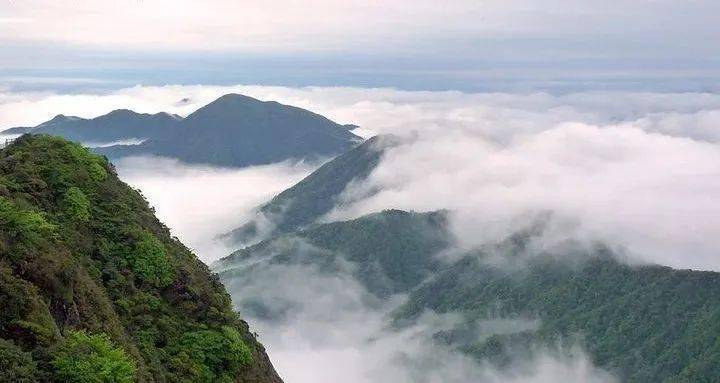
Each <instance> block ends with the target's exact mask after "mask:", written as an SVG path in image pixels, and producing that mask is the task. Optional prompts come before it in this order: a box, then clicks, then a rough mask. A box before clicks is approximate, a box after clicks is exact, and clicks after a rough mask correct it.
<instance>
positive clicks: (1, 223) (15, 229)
mask: <svg viewBox="0 0 720 383" xmlns="http://www.w3.org/2000/svg"><path fill="white" fill-rule="evenodd" d="M0 227H1V228H2V230H3V231H5V232H7V233H9V234H10V235H11V236H12V237H15V238H18V239H27V240H30V241H35V240H37V239H39V238H41V237H43V236H48V235H51V234H52V233H53V232H54V231H55V229H56V228H55V225H53V224H51V223H50V222H48V221H47V220H46V219H45V216H44V215H43V214H42V213H39V212H36V211H32V210H26V209H20V208H19V207H18V206H17V205H16V204H15V203H13V202H12V201H10V200H9V199H7V198H4V197H0Z"/></svg>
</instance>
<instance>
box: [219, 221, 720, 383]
mask: <svg viewBox="0 0 720 383" xmlns="http://www.w3.org/2000/svg"><path fill="white" fill-rule="evenodd" d="M446 214H448V213H444V212H438V213H423V214H420V213H409V212H402V211H398V210H388V211H384V212H382V213H377V214H372V215H369V216H365V217H361V218H358V219H355V220H351V221H347V222H333V223H328V224H321V225H313V226H311V227H310V228H307V229H305V230H301V231H298V232H295V233H291V234H285V235H281V236H277V237H274V238H271V239H269V240H266V241H263V242H260V243H259V244H257V245H255V246H252V247H250V248H247V249H244V250H241V251H238V252H236V253H234V254H233V255H232V256H230V257H228V258H225V259H223V260H221V261H220V262H218V263H217V264H215V265H214V267H215V268H217V269H218V270H221V271H222V272H221V274H220V275H221V279H222V280H223V282H224V283H226V284H228V285H242V283H243V282H242V281H243V280H244V278H246V277H248V274H247V273H249V272H252V270H253V268H257V267H260V265H261V264H263V261H264V262H265V263H266V264H281V265H282V264H297V263H313V264H316V265H319V266H320V269H321V270H323V269H324V270H326V272H328V273H332V272H334V270H333V269H332V265H334V264H337V263H336V262H333V260H335V259H336V258H341V259H343V260H344V261H346V262H349V263H350V264H352V265H353V266H352V267H350V268H349V269H350V270H351V272H352V273H353V275H354V276H355V278H356V279H357V281H358V282H359V283H361V284H362V285H363V286H365V288H367V290H368V291H369V292H370V293H372V294H374V295H375V296H376V297H378V298H381V299H383V298H387V297H389V296H391V295H392V294H397V293H401V294H407V297H406V299H405V300H404V303H402V304H401V305H400V306H399V307H397V309H396V310H395V311H394V313H393V314H392V317H391V318H390V322H389V324H388V326H391V327H393V328H396V329H398V330H399V329H402V328H405V327H407V326H411V325H412V324H413V323H415V321H416V320H417V319H418V318H420V316H421V314H423V313H425V312H427V311H428V310H431V311H434V312H436V313H440V314H443V313H454V314H460V315H461V318H463V320H462V322H461V323H459V324H456V325H455V326H454V327H453V328H452V329H447V330H442V331H438V332H437V333H436V334H435V335H434V336H433V338H434V341H436V342H439V343H440V344H444V345H447V346H448V347H450V348H453V349H456V350H458V351H460V352H463V353H465V354H467V355H470V356H472V357H474V358H476V359H477V360H479V361H482V362H488V363H492V364H494V365H496V366H498V367H500V368H503V367H507V368H513V367H514V366H515V365H514V364H513V362H514V361H517V360H522V359H523V354H528V353H532V352H533V351H534V350H536V349H538V348H543V349H551V350H553V352H558V353H564V354H569V353H572V352H573V350H574V349H575V347H577V346H580V347H581V348H582V349H583V350H584V351H585V352H587V353H588V354H589V357H590V358H591V360H592V362H593V363H594V364H595V365H597V366H598V367H601V368H603V369H606V370H608V371H609V372H611V373H612V374H614V375H615V376H617V377H618V378H620V380H621V381H627V382H661V381H668V382H669V381H684V382H716V381H719V380H720V363H718V360H720V273H715V272H700V271H690V270H673V269H671V268H668V267H661V266H654V265H635V266H631V265H629V264H627V263H625V262H624V261H623V259H622V257H621V255H620V254H618V253H617V252H615V251H613V250H612V249H610V248H608V247H607V246H604V245H603V244H600V243H595V244H580V243H574V242H569V243H565V244H562V246H557V247H551V248H547V249H541V250H537V249H535V247H533V246H532V244H533V241H534V239H536V238H539V237H540V236H541V235H542V233H543V227H544V226H543V225H542V220H540V221H539V223H538V224H533V225H529V226H528V228H524V229H522V230H521V229H518V231H517V232H516V233H515V234H513V235H511V236H509V237H508V238H506V239H503V240H501V241H498V242H497V243H494V244H489V245H487V246H485V247H482V248H480V249H475V250H472V251H459V250H458V249H453V248H452V243H453V241H452V238H451V237H450V234H449V233H448V231H447V230H446V228H445V224H446V218H445V217H446ZM451 250H453V251H451ZM248 261H250V262H248ZM248 265H252V266H248ZM253 304H254V307H253V309H257V307H259V305H258V303H257V302H253ZM487 323H494V324H495V325H493V326H490V327H498V325H497V324H498V323H502V324H504V327H505V328H504V329H503V330H502V331H497V329H494V330H493V329H488V328H487V327H488V326H487ZM525 359H527V358H525Z"/></svg>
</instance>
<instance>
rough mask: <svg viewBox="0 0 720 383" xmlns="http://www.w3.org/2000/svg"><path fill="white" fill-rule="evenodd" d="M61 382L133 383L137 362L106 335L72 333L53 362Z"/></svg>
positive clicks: (57, 352) (81, 332)
mask: <svg viewBox="0 0 720 383" xmlns="http://www.w3.org/2000/svg"><path fill="white" fill-rule="evenodd" d="M52 364H53V366H54V367H55V369H56V377H57V380H59V381H64V382H70V383H131V382H134V381H135V370H136V368H135V363H134V362H133V361H132V360H131V359H130V358H129V357H128V356H127V355H126V354H125V351H124V350H123V349H121V348H119V347H116V346H115V345H114V344H113V343H112V341H110V338H108V336H107V335H105V334H94V335H91V334H87V333H86V332H84V331H70V332H69V333H68V335H67V338H66V339H65V342H64V343H63V344H62V345H61V346H60V347H59V348H58V350H57V351H56V353H55V355H54V358H53V361H52Z"/></svg>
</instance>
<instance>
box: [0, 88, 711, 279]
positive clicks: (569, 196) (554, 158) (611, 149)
mask: <svg viewBox="0 0 720 383" xmlns="http://www.w3.org/2000/svg"><path fill="white" fill-rule="evenodd" d="M229 92H238V93H243V94H247V95H250V96H253V97H256V98H259V99H262V100H276V101H279V102H282V103H287V104H290V105H296V106H299V107H303V108H307V109H309V110H312V111H314V112H317V113H320V114H322V115H325V116H327V117H329V118H331V119H333V120H335V121H337V122H339V123H353V124H357V125H359V126H360V128H359V129H358V130H356V133H358V134H361V135H364V136H366V137H367V136H371V135H374V134H395V135H398V136H400V137H401V138H402V139H403V144H402V145H400V146H398V147H397V148H394V149H393V150H390V151H389V152H388V153H387V154H386V155H385V157H384V159H383V161H382V163H381V165H380V166H379V167H378V168H377V169H376V171H375V172H374V173H373V174H372V175H371V176H370V177H369V179H368V182H367V183H366V184H365V185H355V187H354V188H353V190H348V191H347V196H352V197H353V198H354V199H357V196H358V195H362V192H363V189H370V188H376V187H379V188H380V189H381V190H382V191H381V192H380V193H379V194H376V195H373V196H372V197H371V198H366V199H362V198H361V199H360V200H359V201H356V202H355V203H354V204H351V205H350V206H345V207H344V208H343V209H342V210H340V211H336V212H334V213H333V214H331V215H330V217H328V218H329V219H337V218H348V217H355V216H358V215H361V214H364V213H367V212H372V211H377V210H379V209H384V208H403V209H414V210H420V211H426V210H434V209H441V208H445V209H452V210H454V211H455V212H456V213H457V216H456V218H457V219H456V220H455V221H454V222H455V227H456V228H457V230H456V231H457V233H458V237H459V238H460V239H461V240H463V239H466V241H465V242H466V243H467V244H468V245H473V244H476V243H475V242H477V240H486V239H487V238H489V237H493V236H497V231H500V232H504V230H506V229H507V226H508V222H510V220H511V218H512V217H514V216H517V215H518V214H522V213H525V212H527V211H542V210H552V211H554V212H555V213H556V214H557V215H558V216H559V217H560V218H561V219H562V220H564V221H566V222H572V224H571V225H569V226H570V227H572V230H571V231H570V232H569V233H568V235H572V236H588V237H596V238H597V239H602V240H608V241H611V242H612V243H613V244H614V245H617V246H619V247H623V248H625V249H626V250H627V251H628V253H629V254H630V255H631V256H634V257H635V258H636V259H638V260H642V261H648V262H656V263H661V264H665V265H670V266H674V267H690V268H696V269H712V270H716V269H719V268H720V259H719V256H718V249H720V239H718V238H717V236H716V235H714V234H713V233H715V232H716V231H717V228H718V227H720V218H718V217H720V214H718V213H720V181H719V180H720V177H718V175H720V145H719V144H718V142H719V141H720V95H717V94H713V93H621V92H620V93H619V92H599V91H598V92H585V93H570V94H559V95H553V94H547V93H529V94H507V93H463V92H455V91H448V92H414V91H401V90H394V89H383V88H379V89H362V88H319V87H309V88H287V87H268V86H231V87H220V86H164V87H142V86H137V87H132V88H127V89H120V90H117V91H113V92H110V93H100V94H62V95H60V94H50V93H32V92H30V93H2V94H0V116H2V118H0V126H4V127H11V126H17V125H33V124H37V123H40V122H42V121H44V120H46V119H48V118H51V117H52V116H54V115H55V114H58V113H64V114H66V115H73V114H75V115H79V116H81V117H94V116H97V115H100V114H103V113H107V112H109V111H110V110H112V109H116V108H130V109H134V110H136V111H138V112H146V113H156V112H160V111H167V112H170V113H177V114H180V115H187V114H188V113H190V112H192V111H193V110H195V109H196V108H197V107H199V106H201V105H203V104H205V103H207V102H209V101H211V100H213V99H214V98H216V97H217V96H219V95H221V94H225V93H229ZM137 163H139V162H136V164H137ZM124 167H125V166H121V173H122V169H123V168H124ZM154 169H155V170H157V166H155V167H154ZM267 169H269V170H268V173H266V174H271V173H273V170H272V169H274V170H278V169H283V170H279V171H278V172H277V175H278V177H279V178H286V181H284V182H278V183H274V184H273V185H276V187H269V188H265V187H259V188H258V189H261V190H263V192H262V193H260V195H261V197H260V198H255V199H252V201H249V200H244V199H243V198H238V195H239V194H238V193H240V191H241V190H243V189H244V188H245V187H249V185H251V184H253V183H252V182H250V183H248V182H242V180H240V179H232V178H228V179H227V180H223V181H221V182H229V183H230V184H232V185H233V186H234V187H213V188H206V187H203V183H204V182H205V181H206V180H204V179H203V178H202V177H201V176H200V175H201V174H203V172H202V171H198V172H196V173H194V174H195V176H196V177H194V176H192V175H190V174H187V173H183V171H182V170H181V171H180V173H183V174H184V175H183V176H182V179H183V180H184V181H183V182H184V184H183V187H164V188H160V189H161V190H159V192H152V191H151V190H156V189H158V188H154V186H152V183H151V182H152V181H151V180H153V179H156V178H155V177H154V176H153V177H143V176H142V172H140V171H137V170H135V171H133V173H132V175H130V174H128V175H127V177H128V180H129V181H131V183H133V184H134V185H135V186H137V187H140V188H142V189H148V190H146V194H147V195H148V197H149V198H150V200H151V202H152V203H153V204H154V205H156V208H157V209H158V210H159V211H160V213H161V216H162V212H163V211H176V210H177V209H175V208H164V207H163V205H165V204H172V203H173V202H171V201H178V200H179V199H180V197H178V196H180V195H183V196H185V195H187V193H185V192H184V190H195V192H194V193H190V194H191V195H195V196H197V197H195V198H197V199H198V200H221V201H225V203H229V204H231V206H232V202H230V201H237V202H238V203H239V204H240V205H239V206H238V207H230V208H227V209H224V210H225V211H228V212H230V211H232V212H233V213H232V214H233V215H235V214H236V216H237V217H244V216H247V213H248V210H249V209H250V208H251V207H252V206H253V205H254V204H256V203H259V202H262V199H263V198H266V197H269V196H271V195H272V194H273V193H275V192H277V191H279V190H281V189H282V187H280V185H283V186H287V185H290V184H291V183H292V182H291V181H292V180H297V179H298V177H289V173H288V171H287V169H286V167H281V168H277V169H276V168H273V167H269V168H267ZM306 170H307V169H306ZM223 174H224V173H223ZM295 174H306V173H305V172H300V173H295ZM134 180H137V181H134ZM192 180H198V183H197V184H194V183H192ZM143 182H148V184H147V186H144V185H143ZM240 184H243V185H244V186H243V187H240V186H239V185H240ZM254 184H255V185H259V184H258V183H254ZM260 184H262V183H260ZM191 185H192V186H191ZM194 185H197V186H194ZM224 185H227V183H225V184H224ZM235 185H237V186H235ZM187 188H190V189H187ZM250 188H251V189H252V188H253V187H250ZM203 193H212V194H211V195H212V196H213V197H211V198H206V197H205V196H204V195H203ZM225 193H227V194H225ZM182 199H183V200H185V201H190V199H188V197H182ZM244 201H245V202H244ZM191 206H192V204H191ZM196 206H200V205H196ZM186 211H188V210H186ZM207 211H209V210H204V209H199V208H196V209H193V211H192V212H191V211H188V213H189V214H191V216H192V214H196V215H200V214H203V215H204V214H206V213H205V212H207ZM163 218H166V219H168V223H169V224H170V226H171V227H172V226H177V225H184V226H186V227H187V226H188V222H195V223H199V221H197V220H193V219H178V220H177V221H179V222H174V221H176V220H173V219H170V217H169V216H163ZM210 221H212V219H210ZM239 221H242V219H240V218H237V219H236V220H234V222H239ZM181 222H182V223H181ZM205 222H207V220H206V221H205ZM186 231H193V232H198V233H206V232H209V231H208V230H207V229H204V228H200V229H192V230H186ZM218 255H219V254H214V255H213V256H204V255H203V254H201V256H202V257H203V259H214V258H215V257H217V256H218Z"/></svg>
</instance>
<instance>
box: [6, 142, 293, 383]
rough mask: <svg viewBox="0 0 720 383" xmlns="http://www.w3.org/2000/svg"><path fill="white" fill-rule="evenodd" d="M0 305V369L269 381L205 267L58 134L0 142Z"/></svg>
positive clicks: (48, 378) (52, 376)
mask: <svg viewBox="0 0 720 383" xmlns="http://www.w3.org/2000/svg"><path fill="white" fill-rule="evenodd" d="M0 307H1V308H2V310H1V311H0V381H13V382H36V381H41V382H54V381H67V382H135V381H137V382H256V383H265V382H267V383H270V382H273V383H275V382H280V381H281V380H280V378H279V377H278V376H277V374H276V372H275V371H274V369H273V367H272V365H271V364H270V361H269V359H268V357H267V355H266V354H265V351H264V348H263V346H262V345H261V344H260V343H259V342H258V341H257V340H256V339H255V336H254V335H253V334H252V333H251V332H250V330H249V328H248V325H247V323H245V322H244V321H243V320H242V319H241V318H240V317H239V316H238V314H237V313H235V312H233V310H232V309H231V304H230V298H229V296H228V294H227V293H226V292H225V290H224V288H223V287H222V285H221V284H220V282H219V280H218V279H217V277H216V276H214V275H213V274H211V273H210V271H209V269H208V268H207V267H206V266H205V265H204V264H203V263H202V262H201V261H199V260H198V259H197V258H196V257H195V255H193V254H192V253H191V252H190V251H189V250H188V249H187V248H186V247H185V246H183V245H182V244H181V243H180V242H179V241H178V240H177V239H175V238H173V237H171V235H170V233H169V231H168V229H167V228H166V227H165V226H164V225H163V224H162V223H160V222H159V221H158V220H157V218H156V217H155V216H154V214H153V211H152V209H151V208H150V207H149V206H148V204H147V202H146V201H145V200H144V198H143V197H142V195H141V194H140V193H139V192H138V191H136V190H133V189H132V188H130V187H128V186H127V185H125V184H124V183H123V182H121V181H120V180H119V179H118V178H117V175H116V174H115V172H114V169H113V167H112V165H110V164H109V163H108V162H107V161H106V160H105V159H104V158H102V157H100V156H98V155H95V154H93V153H91V152H89V151H88V150H87V149H85V148H83V147H82V146H80V145H78V144H74V143H70V142H67V141H65V140H63V139H60V138H54V137H50V136H43V135H24V136H22V137H20V138H18V139H17V140H15V141H14V142H13V143H12V144H11V145H9V146H8V147H6V148H4V149H2V150H0Z"/></svg>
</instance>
